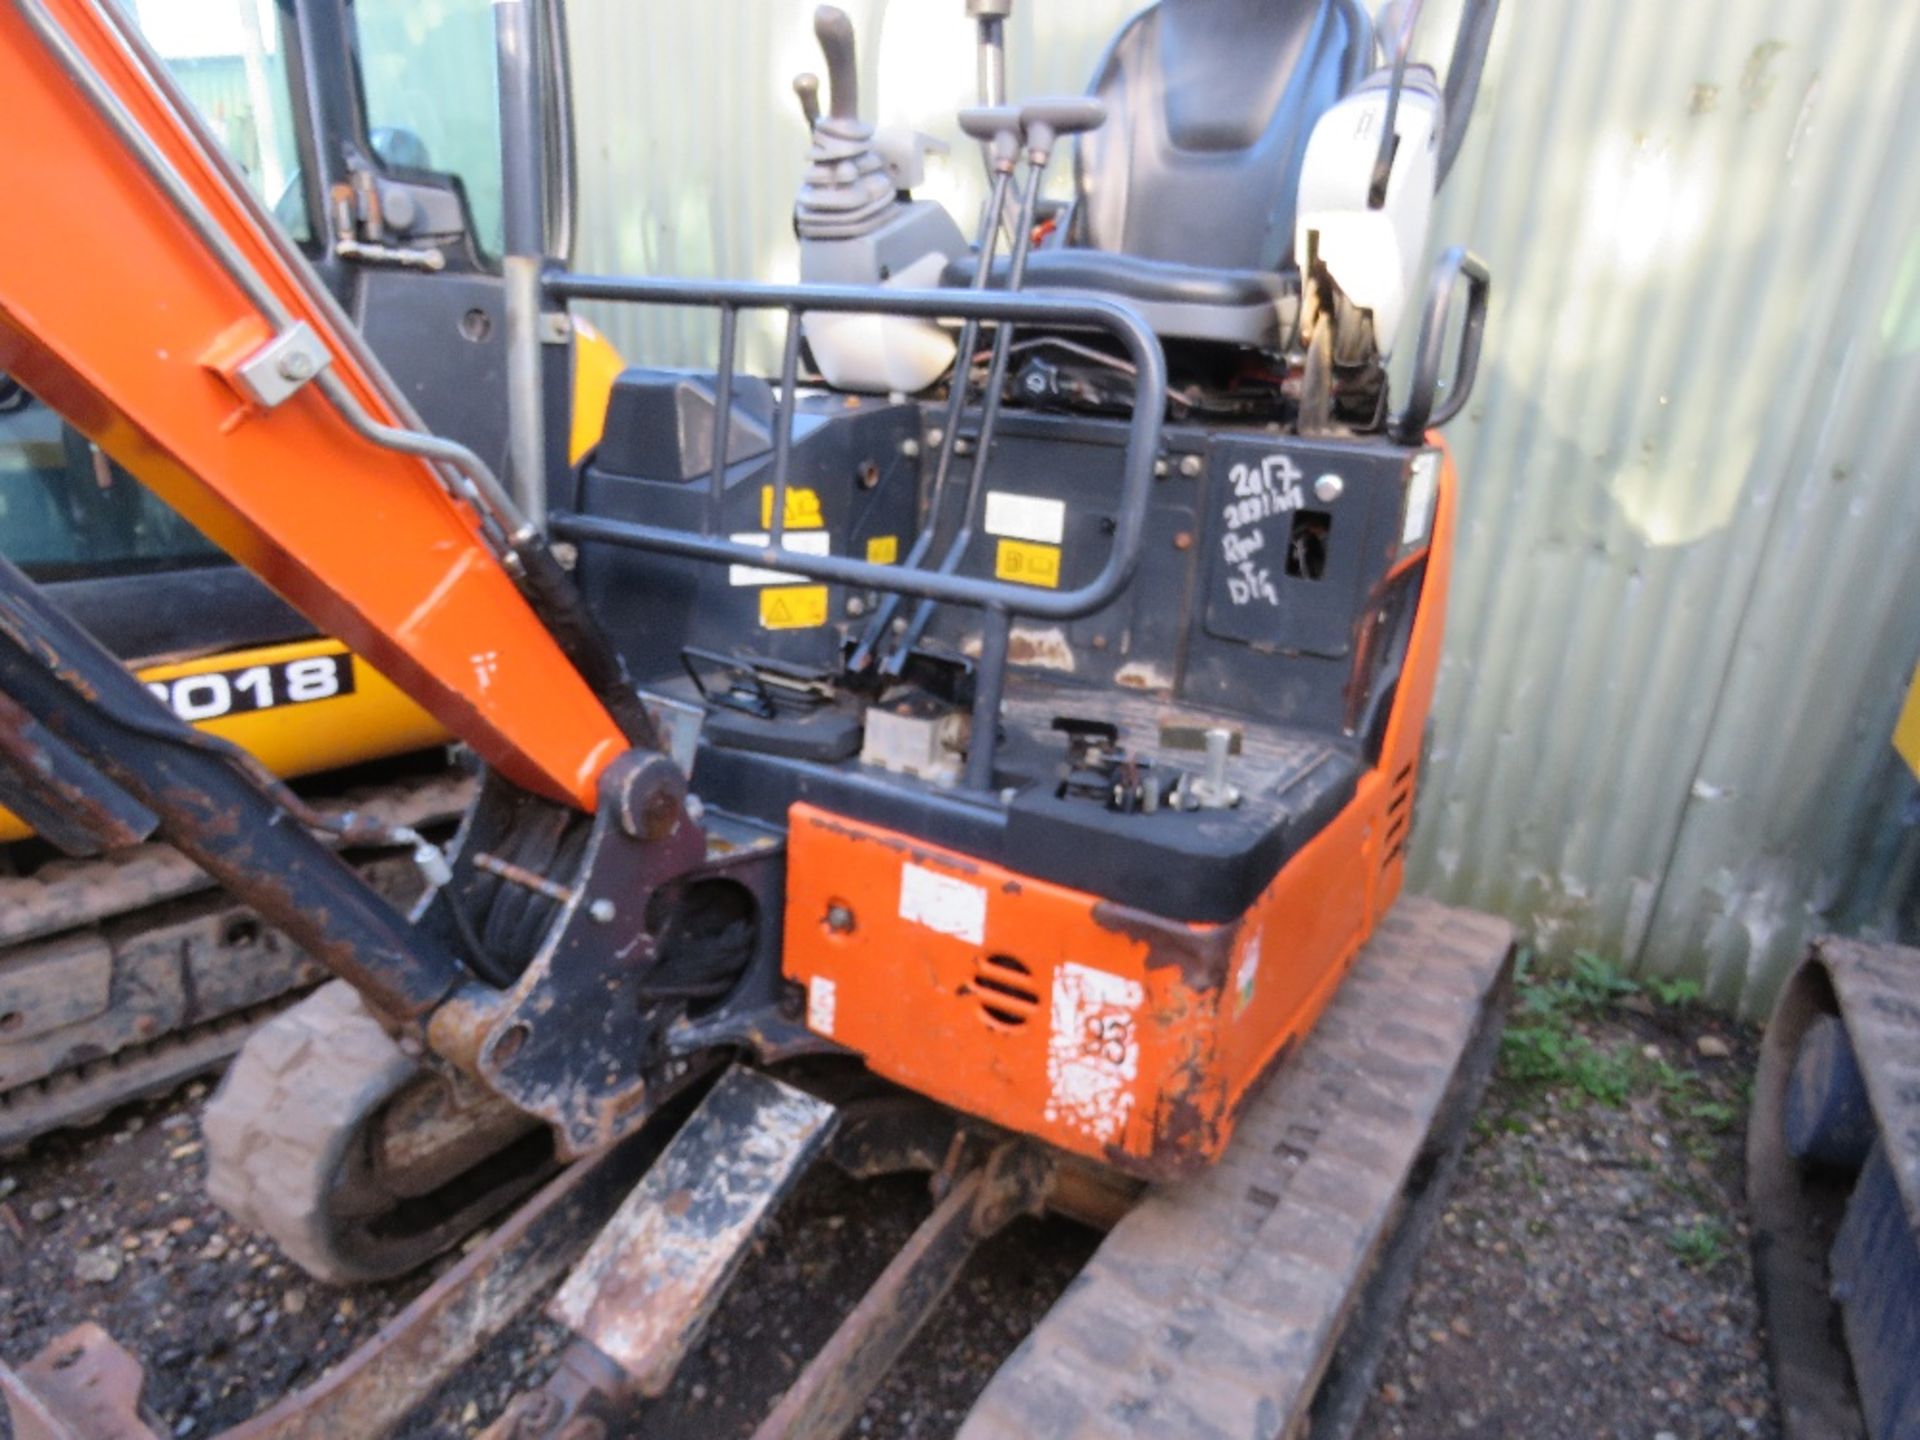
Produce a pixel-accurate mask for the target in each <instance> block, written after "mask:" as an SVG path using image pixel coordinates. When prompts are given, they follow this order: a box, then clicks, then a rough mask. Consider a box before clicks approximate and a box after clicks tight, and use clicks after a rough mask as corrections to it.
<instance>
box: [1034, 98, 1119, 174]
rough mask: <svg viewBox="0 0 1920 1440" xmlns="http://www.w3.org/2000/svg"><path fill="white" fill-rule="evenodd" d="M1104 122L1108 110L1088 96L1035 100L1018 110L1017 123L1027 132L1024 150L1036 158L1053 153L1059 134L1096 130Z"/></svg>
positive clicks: (1075, 133)
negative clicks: (1018, 121)
mask: <svg viewBox="0 0 1920 1440" xmlns="http://www.w3.org/2000/svg"><path fill="white" fill-rule="evenodd" d="M1106 123H1107V107H1106V106H1105V105H1103V104H1102V103H1101V102H1100V101H1098V100H1096V99H1094V98H1093V97H1092V96H1090V95H1071V96H1063V97H1059V98H1056V99H1050V100H1035V101H1033V102H1031V103H1030V104H1027V105H1022V106H1021V107H1020V124H1021V127H1022V128H1023V129H1024V130H1025V131H1026V132H1027V150H1028V152H1029V154H1030V155H1031V156H1032V157H1034V158H1035V159H1044V158H1045V157H1046V156H1047V155H1049V154H1051V153H1052V151H1053V142H1054V141H1055V140H1056V139H1058V138H1059V137H1060V136H1062V135H1078V134H1081V133H1082V132H1084V131H1087V130H1097V129H1099V128H1100V127H1101V126H1102V125H1104V124H1106Z"/></svg>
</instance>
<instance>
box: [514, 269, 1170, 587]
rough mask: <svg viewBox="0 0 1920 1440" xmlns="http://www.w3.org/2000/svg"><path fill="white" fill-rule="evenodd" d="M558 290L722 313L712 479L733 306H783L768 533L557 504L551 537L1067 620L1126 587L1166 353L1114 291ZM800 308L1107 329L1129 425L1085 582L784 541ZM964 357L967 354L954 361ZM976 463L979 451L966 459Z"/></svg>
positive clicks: (645, 281) (720, 467)
mask: <svg viewBox="0 0 1920 1440" xmlns="http://www.w3.org/2000/svg"><path fill="white" fill-rule="evenodd" d="M546 289H547V293H548V295H549V296H551V297H552V298H554V299H556V300H613V301H634V302H638V303H642V304H655V305H682V306H709V307H713V308H717V309H718V310H719V311H720V315H721V325H720V366H719V373H718V376H717V380H716V387H717V390H716V395H715V404H714V412H715V413H714V450H713V453H714V455H715V457H716V464H715V466H714V472H713V477H714V483H715V485H716V488H718V487H719V486H720V485H721V484H723V483H724V477H723V472H724V470H725V469H726V468H727V466H726V463H725V462H724V461H723V460H721V459H720V457H724V456H725V455H726V454H727V446H726V440H727V438H728V436H729V435H730V434H731V429H730V428H729V424H728V422H729V421H730V419H731V413H730V412H731V409H732V401H733V395H732V389H733V385H732V382H733V361H734V354H733V352H734V349H735V342H736V335H737V327H736V317H737V315H738V313H739V312H740V311H742V310H784V311H786V313H787V326H786V342H785V344H784V345H783V347H782V352H783V353H782V356H781V366H780V403H779V407H778V419H777V422H776V429H775V431H774V458H773V467H774V470H773V490H774V494H773V497H772V514H771V515H770V516H769V517H768V518H769V520H770V521H771V524H770V526H769V531H768V533H769V540H770V543H769V544H767V545H765V546H761V545H748V544H744V543H741V542H738V541H733V540H726V539H721V538H719V537H716V536H711V535H700V534H696V533H695V532H693V531H690V530H680V529H674V528H671V527H666V526H659V525H646V524H641V523H638V522H634V521H625V520H608V519H603V518H601V517H598V516H590V515H578V514H556V515H554V516H552V517H551V520H550V529H551V532H552V534H553V536H554V537H555V538H556V539H563V540H571V541H576V542H577V541H583V540H584V541H597V542H602V543H607V544H614V545H626V546H628V547H630V548H634V549H645V550H658V551H661V552H663V553H665V554H669V555H680V556H685V557H689V558H692V559H696V560H710V561H715V562H718V563H722V564H732V565H754V566H759V567H762V568H765V569H770V570H781V571H787V572H790V573H792V574H796V575H802V576H805V577H806V578H808V579H810V580H824V581H829V582H832V583H835V584H841V585H850V586H855V587H858V588H861V589H872V590H889V591H897V592H899V593H901V594H905V595H914V596H921V597H924V598H926V599H930V600H937V601H943V602H952V603H955V604H961V605H968V606H975V607H980V608H986V609H993V608H1003V609H1005V610H1007V611H1008V612H1009V613H1011V614H1015V615H1025V616H1032V617H1035V618H1038V619H1046V620H1070V619H1074V618H1076V617H1078V616H1081V615H1087V614H1090V613H1092V612H1093V611H1095V610H1098V609H1099V608H1100V607H1101V606H1103V605H1106V604H1108V603H1109V602H1110V601H1112V600H1113V599H1114V598H1115V597H1116V596H1117V595H1119V593H1120V592H1121V591H1122V590H1123V589H1125V588H1126V585H1127V582H1128V581H1129V580H1131V579H1132V578H1133V571H1134V568H1135V566H1136V565H1137V564H1138V563H1139V558H1140V547H1141V542H1142V538H1143V536H1144V533H1145V529H1146V514H1147V506H1148V501H1149V499H1150V497H1151V493H1152V489H1153V462H1154V456H1155V453H1156V451H1157V450H1158V449H1159V445H1160V425H1161V417H1162V416H1163V415H1164V414H1165V412H1166V403H1167V379H1166V362H1165V359H1164V357H1163V356H1162V354H1161V351H1160V342H1159V341H1158V340H1157V339H1155V338H1154V334H1153V331H1152V330H1151V329H1150V328H1149V327H1148V325H1147V323H1146V321H1145V320H1143V319H1142V318H1141V317H1140V315H1139V314H1138V312H1136V311H1135V310H1133V309H1132V307H1130V306H1128V305H1125V304H1122V303H1119V302H1117V301H1112V300H1107V299H1104V298H1101V297H1098V296H1092V295H1083V296H1073V297H1071V298H1069V297H1065V296H1057V295H1039V294H1009V293H1004V292H993V291H965V290H887V291H885V292H876V291H874V290H872V289H861V288H855V287H852V286H825V285H761V284H751V283H745V282H710V281H694V280H663V279H653V278H625V277H618V276H599V275H568V274H553V275H549V276H548V277H547V280H546ZM808 311H820V312H830V313H840V314H847V313H855V314H881V315H909V316H917V317H921V318H926V319H958V320H964V319H967V318H969V317H972V318H976V319H980V320H986V321H994V322H1002V323H1008V324H1014V325H1019V326H1022V327H1025V326H1030V325H1037V326H1072V327H1074V328H1076V329H1085V328H1089V327H1091V328H1096V329H1101V330H1105V331H1106V332H1108V333H1109V334H1111V335H1114V336H1116V337H1117V338H1118V339H1119V340H1120V342H1121V343H1122V344H1123V345H1124V346H1125V347H1126V350H1127V358H1128V359H1129V360H1130V361H1131V362H1132V364H1133V366H1134V402H1133V415H1132V418H1131V420H1130V422H1129V425H1128V431H1127V441H1126V447H1125V451H1124V458H1123V461H1122V470H1121V490H1120V504H1119V509H1118V512H1117V514H1116V516H1115V520H1114V532H1113V539H1112V545H1111V547H1110V549H1109V551H1108V554H1107V563H1106V565H1105V566H1104V567H1103V568H1102V569H1101V571H1100V573H1099V574H1098V575H1096V576H1095V577H1094V578H1093V579H1092V580H1091V581H1090V582H1088V583H1087V584H1085V585H1082V586H1079V587H1078V588H1076V589H1073V590H1042V589H1037V588H1035V587H1033V586H1028V585H1018V584H1014V583H1012V582H1010V581H1005V580H987V579H983V578H980V577H977V576H970V575H957V574H956V575H943V574H940V573H938V572H937V571H934V570H922V569H912V568H908V567H905V566H900V565H884V564H880V563H879V562H877V561H871V560H856V559H854V558H853V557H851V556H842V555H818V554H810V553H802V552H797V551H793V550H788V549H785V548H783V547H782V546H781V544H780V541H781V539H782V537H783V535H784V533H785V519H786V512H785V509H784V506H785V504H786V494H787V484H788V479H789V471H790V468H791V459H792V444H793V420H794V416H795V414H796V413H797V411H796V407H795V405H794V404H793V401H792V397H793V395H794V393H795V390H796V387H797V382H798V369H799V346H800V325H799V320H800V316H801V315H802V314H804V313H806V312H808ZM957 363H959V364H961V365H964V364H965V363H966V357H964V356H963V357H961V358H960V359H959V361H958V362H957ZM976 463H985V457H976Z"/></svg>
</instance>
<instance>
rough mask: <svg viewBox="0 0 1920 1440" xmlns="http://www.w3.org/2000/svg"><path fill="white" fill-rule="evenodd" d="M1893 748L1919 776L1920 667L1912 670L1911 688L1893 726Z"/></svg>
mask: <svg viewBox="0 0 1920 1440" xmlns="http://www.w3.org/2000/svg"><path fill="white" fill-rule="evenodd" d="M1893 748H1894V749H1896V750H1898V751H1899V752H1900V755H1901V758H1902V759H1904V760H1905V761H1906V762H1907V764H1908V765H1910V766H1912V767H1913V773H1914V775H1915V776H1920V667H1916V668H1915V669H1914V672H1913V688H1912V689H1911V690H1909V691H1907V703H1906V705H1905V706H1904V707H1902V709H1901V711H1900V719H1899V721H1898V723H1896V724H1895V725H1894V727H1893Z"/></svg>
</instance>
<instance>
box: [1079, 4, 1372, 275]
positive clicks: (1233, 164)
mask: <svg viewBox="0 0 1920 1440" xmlns="http://www.w3.org/2000/svg"><path fill="white" fill-rule="evenodd" d="M1372 58H1373V26H1372V24H1371V22H1370V21H1369V20H1368V19H1367V16H1366V13H1365V12H1364V11H1363V10H1362V9H1361V8H1360V6H1359V4H1358V3H1357V0H1160V3H1159V4H1157V5H1154V6H1153V7H1151V8H1150V9H1148V10H1145V11H1142V12H1141V13H1140V14H1139V15H1136V16H1135V17H1134V18H1133V19H1132V20H1130V21H1128V22H1127V25H1126V26H1125V28H1123V29H1122V30H1121V31H1120V33H1119V34H1118V35H1117V36H1115V37H1114V41H1113V44H1112V45H1111V46H1109V47H1108V50H1107V53H1106V56H1105V58H1104V59H1102V61H1101V63H1100V68H1099V70H1098V72H1097V73H1096V74H1095V76H1094V81H1093V93H1094V94H1096V95H1098V96H1099V97H1100V99H1102V100H1103V101H1105V102H1106V106H1107V123H1106V124H1105V125H1103V126H1101V127H1100V129H1098V130H1095V131H1093V132H1092V133H1091V134H1087V135H1083V136H1081V137H1080V142H1079V145H1078V146H1077V148H1076V150H1075V155H1074V178H1075V183H1076V189H1077V191H1078V194H1079V205H1078V206H1077V212H1078V213H1077V215H1076V217H1075V220H1074V233H1073V236H1072V243H1074V244H1077V245H1085V246H1090V247H1091V248H1093V249H1096V250H1110V251H1118V252H1120V253H1123V254H1127V255H1138V256H1141V257H1143V258H1145V259H1149V260H1173V261H1179V262H1182V263H1185V264H1189V265H1204V266H1208V267H1212V268H1216V269H1235V270H1271V269H1277V268H1280V267H1282V266H1285V265H1287V264H1289V263H1291V260H1292V255H1293V212H1294V203H1295V198H1296V195H1297V193H1298V191H1299V188H1300V162H1301V156H1302V153H1303V152H1304V151H1305V149H1306V144H1307V137H1308V135H1309V134H1311V133H1312V130H1313V124H1314V122H1315V121H1316V120H1318V119H1319V118H1320V116H1321V115H1322V114H1323V113H1324V112H1325V111H1326V110H1327V108H1328V107H1329V106H1331V105H1332V104H1333V103H1334V102H1335V101H1337V100H1338V99H1340V97H1341V96H1342V95H1344V94H1346V93H1347V92H1348V91H1349V90H1350V89H1352V88H1353V86H1354V85H1356V84H1357V83H1359V81H1360V79H1361V77H1362V76H1364V75H1365V74H1366V72H1367V71H1368V69H1369V68H1371V64H1372Z"/></svg>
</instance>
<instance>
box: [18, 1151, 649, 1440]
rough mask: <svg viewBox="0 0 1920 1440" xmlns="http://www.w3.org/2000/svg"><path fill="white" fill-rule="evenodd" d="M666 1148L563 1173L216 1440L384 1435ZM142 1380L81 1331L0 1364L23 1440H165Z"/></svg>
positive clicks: (603, 1158)
mask: <svg viewBox="0 0 1920 1440" xmlns="http://www.w3.org/2000/svg"><path fill="white" fill-rule="evenodd" d="M659 1150H660V1143H659V1138H658V1136H657V1135H655V1134H654V1133H653V1132H651V1131H642V1132H641V1133H640V1134H638V1135H636V1136H634V1137H633V1138H632V1139H630V1140H628V1141H625V1142H623V1143H622V1144H621V1145H619V1146H617V1147H615V1148H614V1149H612V1150H610V1151H608V1152H607V1153H605V1154H604V1155H600V1156H597V1157H595V1158H593V1159H590V1160H586V1161H583V1162H581V1163H580V1164H578V1165H575V1166H573V1167H572V1168H571V1169H569V1170H567V1171H565V1172H563V1173H562V1174H561V1175H560V1176H558V1177H557V1178H556V1179H554V1180H553V1181H552V1182H551V1183H549V1184H548V1185H547V1187H546V1188H545V1189H543V1190H542V1191H540V1193H539V1194H537V1195H536V1196H534V1198H533V1199H532V1200H530V1201H528V1202H527V1203H526V1204H525V1205H524V1206H522V1207H521V1208H520V1209H519V1210H518V1211H517V1212H515V1214H514V1215H513V1216H512V1218H511V1219H509V1220H508V1221H507V1222H506V1223H505V1224H503V1225H501V1226H500V1228H499V1229H498V1230H496V1231H494V1233H493V1234H492V1235H490V1236H488V1237H487V1239H486V1241H485V1242H484V1243H482V1244H480V1245H478V1246H476V1247H475V1248H474V1249H473V1250H472V1251H470V1252H469V1253H468V1254H467V1255H466V1256H465V1257H464V1258H462V1259H461V1261H460V1263H459V1264H458V1265H456V1266H454V1267H453V1269H451V1270H449V1271H448V1272H447V1273H446V1274H445V1275H443V1276H441V1277H440V1279H438V1280H437V1281H435V1282H434V1283H433V1285H432V1286H431V1287H429V1288H428V1289H427V1290H425V1291H423V1292H422V1293H421V1294H420V1296H419V1297H418V1298H417V1299H415V1300H414V1302H413V1303H412V1304H410V1305H409V1306H407V1308H406V1309H405V1310H403V1311H401V1312H400V1314H399V1315H397V1316H396V1317H394V1319H392V1320H391V1321H389V1322H388V1323H387V1324H386V1326H385V1327H384V1328H382V1329H381V1331H380V1333H379V1334H378V1335H376V1336H375V1337H374V1338H373V1339H372V1340H370V1341H368V1342H367V1343H366V1344H365V1345H363V1346H361V1347H360V1348H359V1349H358V1350H356V1351H354V1353H353V1354H352V1355H351V1356H349V1357H348V1358H347V1360H346V1361H345V1362H344V1363H342V1364H341V1365H339V1366H337V1367H336V1368H334V1369H333V1370H330V1371H329V1372H328V1373H327V1374H326V1375H324V1376H322V1377H321V1378H320V1379H319V1380H317V1381H315V1382H314V1383H313V1384H312V1385H309V1386H307V1387H306V1388H304V1389H302V1390H299V1391H296V1392H295V1393H294V1394H292V1395H289V1396H287V1397H286V1398H285V1399H283V1400H281V1401H280V1402H279V1403H278V1404H277V1405H275V1406H273V1407H272V1408H271V1409H269V1410H267V1411H264V1412H263V1413H261V1414H260V1415H257V1416H255V1417H254V1418H253V1419H251V1420H248V1421H246V1422H244V1423H243V1424H241V1425H239V1426H236V1427H235V1428H234V1429H231V1430H228V1431H226V1432H224V1434H223V1435H221V1436H220V1437H218V1440H339V1437H342V1436H375V1435H381V1434H385V1433H386V1432H387V1431H388V1430H390V1429H391V1428H392V1427H393V1426H394V1425H395V1424H396V1423H398V1421H399V1420H400V1419H401V1418H402V1417H403V1416H405V1414H406V1413H407V1411H409V1410H411V1409H412V1408H413V1407H414V1406H415V1405H417V1404H419V1403H420V1402H421V1401H422V1400H424V1399H425V1398H426V1397H427V1396H428V1395H429V1394H431V1393H432V1391H433V1390H434V1388H435V1387H436V1386H438V1385H440V1384H441V1383H442V1382H444V1381H445V1380H446V1379H447V1378H448V1377H449V1376H450V1375H452V1374H453V1372H454V1371H455V1370H457V1369H458V1368H459V1367H460V1366H461V1365H462V1364H464V1363H465V1362H466V1361H467V1360H468V1359H469V1358H471V1357H472V1356H473V1355H474V1354H475V1353H476V1352H477V1351H478V1350H479V1349H480V1347H481V1345H483V1344H484V1343H485V1342H486V1341H487V1340H489V1339H490V1338H492V1337H493V1336H494V1335H497V1334H498V1333H499V1332H500V1331H501V1330H503V1329H504V1328H505V1327H506V1326H507V1325H508V1324H509V1323H510V1322H511V1321H512V1320H513V1319H514V1317H515V1316H517V1315H518V1314H519V1313H520V1312H521V1311H522V1310H524V1309H525V1308H526V1307H527V1306H528V1305H529V1304H531V1303H532V1302H533V1300H534V1298H535V1297H536V1296H537V1295H539V1294H540V1292H541V1291H542V1290H544V1289H545V1288H546V1287H547V1286H548V1285H549V1284H551V1283H552V1281H553V1280H554V1278H555V1277H556V1276H557V1275H559V1274H560V1273H561V1272H562V1271H563V1270H564V1269H565V1268H566V1266H567V1265H568V1264H569V1263H571V1262H572V1261H573V1259H574V1258H575V1257H576V1256H578V1255H579V1253H580V1251H581V1250H582V1249H583V1248H584V1247H585V1245H586V1244H587V1241H588V1238H589V1237H590V1236H591V1235H592V1234H593V1233H594V1232H595V1231H596V1229H597V1228H598V1227H599V1226H600V1225H601V1224H602V1223H603V1222H604V1221H605V1219H606V1217H607V1216H608V1215H610V1214H612V1213H613V1211H614V1209H615V1207H616V1206H618V1205H619V1203H620V1201H621V1199H622V1197H624V1196H625V1195H627V1194H628V1192H629V1191H630V1190H631V1189H632V1188H633V1184H634V1182H635V1181H636V1180H637V1179H638V1178H639V1177H640V1176H641V1174H642V1173H643V1172H644V1171H645V1170H646V1168H647V1165H648V1163H649V1162H650V1161H651V1160H652V1159H653V1158H654V1156H655V1155H656V1154H658V1153H659ZM143 1379H144V1376H143V1373H142V1371H141V1368H140V1363H139V1361H137V1360H135V1359H134V1358H133V1357H132V1356H131V1355H129V1354H128V1353H127V1352H126V1351H125V1350H123V1349H121V1348H120V1346H119V1345H118V1344H116V1343H115V1342H114V1340H113V1339H112V1338H111V1337H110V1336H108V1335H107V1333H106V1332H105V1331H104V1330H102V1329H101V1328H100V1327H99V1326H97V1325H93V1324H86V1325H81V1326H78V1327H76V1328H75V1329H73V1330H70V1331H68V1332H67V1333H66V1334H65V1335H63V1336H61V1337H60V1338H59V1339H58V1340H55V1341H54V1342H52V1343H51V1344H50V1345H48V1346H47V1347H46V1348H45V1349H44V1350H42V1351H41V1352H40V1353H39V1354H38V1355H36V1356H35V1357H34V1358H33V1359H32V1360H31V1361H30V1362H28V1363H27V1364H25V1365H23V1366H21V1367H20V1368H19V1369H17V1370H15V1369H10V1368H8V1367H7V1366H5V1365H0V1394H4V1395H5V1397H6V1400H7V1405H8V1408H9V1411H10V1413H11V1415H12V1418H13V1427H14V1435H15V1436H16V1437H17V1440H160V1437H161V1435H162V1434H164V1431H156V1430H155V1429H154V1428H153V1426H152V1425H151V1424H150V1423H149V1422H147V1421H146V1420H145V1419H144V1418H143V1416H142V1414H141V1410H140V1388H141V1384H142V1381H143Z"/></svg>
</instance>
